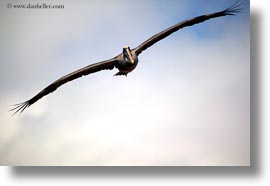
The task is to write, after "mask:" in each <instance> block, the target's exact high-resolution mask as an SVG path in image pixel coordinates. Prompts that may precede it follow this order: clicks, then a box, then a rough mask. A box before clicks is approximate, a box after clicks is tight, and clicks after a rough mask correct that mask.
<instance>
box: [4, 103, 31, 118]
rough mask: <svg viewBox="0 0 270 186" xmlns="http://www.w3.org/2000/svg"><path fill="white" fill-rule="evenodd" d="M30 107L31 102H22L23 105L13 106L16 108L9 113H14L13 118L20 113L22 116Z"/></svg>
mask: <svg viewBox="0 0 270 186" xmlns="http://www.w3.org/2000/svg"><path fill="white" fill-rule="evenodd" d="M30 105H31V104H30V102H29V101H25V102H22V103H18V104H14V105H11V106H13V107H14V108H12V109H10V110H9V111H10V112H13V114H12V116H14V115H15V114H17V113H20V114H21V113H22V112H23V111H24V110H25V109H26V108H27V107H29V106H30Z"/></svg>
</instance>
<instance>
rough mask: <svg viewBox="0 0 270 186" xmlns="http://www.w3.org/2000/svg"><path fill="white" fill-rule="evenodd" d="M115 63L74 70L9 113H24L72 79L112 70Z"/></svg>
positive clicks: (105, 62) (102, 63)
mask: <svg viewBox="0 0 270 186" xmlns="http://www.w3.org/2000/svg"><path fill="white" fill-rule="evenodd" d="M116 62H117V59H116V58H113V59H110V60H106V61H102V62H99V63H95V64H91V65H88V66H86V67H84V68H81V69H79V70H76V71H74V72H72V73H70V74H67V75H65V76H63V77H61V78H59V79H58V80H56V81H55V82H53V83H52V84H50V85H49V86H47V87H46V88H44V89H43V90H42V91H40V92H39V93H38V94H37V95H35V96H34V97H33V98H31V99H29V100H28V101H25V102H23V103H19V104H16V105H13V106H15V108H13V109H11V110H10V111H14V110H15V112H14V113H13V115H14V114H16V113H18V112H20V113H22V112H23V111H24V109H26V108H27V107H29V106H30V105H32V104H33V103H35V102H37V101H38V100H39V99H41V98H42V97H44V96H46V95H48V94H50V93H52V92H53V91H55V90H56V89H57V88H58V87H60V86H61V85H63V84H65V83H67V82H69V81H72V80H74V79H77V78H79V77H82V76H86V75H88V74H91V73H95V72H98V71H101V70H112V69H113V68H114V67H115V63H116Z"/></svg>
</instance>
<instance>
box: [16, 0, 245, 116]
mask: <svg viewBox="0 0 270 186" xmlns="http://www.w3.org/2000/svg"><path fill="white" fill-rule="evenodd" d="M239 7H240V4H239V1H237V2H236V3H234V4H233V5H232V6H231V7H229V8H227V9H225V10H223V11H219V12H215V13H211V14H206V15H202V16H198V17H195V18H192V19H189V20H186V21H183V22H179V23H177V24H175V25H173V26H171V27H169V28H167V29H165V30H163V31H161V32H159V33H157V34H155V35H153V36H152V37H150V38H149V39H148V40H146V41H144V42H143V43H141V44H140V45H139V46H137V47H136V48H133V49H130V47H124V48H123V52H122V53H121V54H119V55H117V56H116V57H114V58H112V59H109V60H105V61H101V62H98V63H94V64H90V65H88V66H86V67H84V68H81V69H79V70H77V71H74V72H72V73H70V74H67V75H65V76H63V77H61V78H59V79H58V80H56V81H55V82H53V83H52V84H50V85H49V86H47V87H46V88H44V89H43V90H42V91H40V92H39V93H38V94H37V95H35V96H34V97H32V98H31V99H29V100H28V101H25V102H23V103H20V104H17V105H15V108H13V109H11V110H15V113H14V114H16V113H17V112H19V111H20V112H21V113H22V112H23V111H24V109H25V108H27V107H29V106H30V105H32V104H33V103H35V102H37V101H38V100H39V99H41V98H42V97H44V96H46V95H48V94H50V93H52V92H53V91H55V90H56V89H57V88H58V87H60V86H62V85H63V84H65V83H67V82H69V81H72V80H74V79H77V78H79V77H82V76H85V75H88V74H91V73H95V72H98V71H101V70H112V69H114V68H115V67H116V68H117V69H118V70H119V72H118V73H116V74H115V75H116V76H118V75H125V76H126V75H127V74H128V73H130V72H131V71H133V70H134V69H135V68H136V67H137V65H138V62H139V59H138V56H139V55H140V54H141V53H142V52H143V51H144V50H146V49H147V48H149V47H151V46H152V45H154V44H155V43H157V42H158V41H160V40H162V39H164V38H166V37H167V36H169V35H171V34H172V33H174V32H176V31H178V30H179V29H182V28H184V27H188V26H192V25H195V24H198V23H202V22H204V21H207V20H209V19H213V18H218V17H223V16H227V15H235V14H236V13H238V12H240V10H241V9H240V8H239Z"/></svg>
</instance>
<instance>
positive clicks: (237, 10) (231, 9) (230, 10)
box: [134, 1, 242, 56]
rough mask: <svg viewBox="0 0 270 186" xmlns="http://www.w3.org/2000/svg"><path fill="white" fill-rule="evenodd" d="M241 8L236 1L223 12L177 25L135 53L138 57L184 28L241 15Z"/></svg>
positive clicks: (155, 37) (154, 36)
mask: <svg viewBox="0 0 270 186" xmlns="http://www.w3.org/2000/svg"><path fill="white" fill-rule="evenodd" d="M240 6H241V4H239V1H236V2H235V3H234V4H233V5H232V6H230V7H229V8H227V9H225V10H223V11H220V12H216V13H212V14H206V15H202V16H198V17H195V18H192V19H189V20H186V21H182V22H180V23H178V24H175V25H173V26H171V27H169V28H167V29H166V30H163V31H161V32H159V33H157V34H155V35H153V36H152V37H150V38H149V39H147V40H146V41H144V42H143V43H142V44H140V45H139V46H138V47H136V48H135V49H134V51H135V53H136V55H137V56H138V55H140V54H141V53H142V51H144V50H146V49H147V48H149V47H151V46H152V45H154V44H155V43H157V42H159V41H160V40H162V39H164V38H166V37H168V36H169V35H171V34H172V33H174V32H176V31H178V30H179V29H182V28H184V27H188V26H192V25H195V24H199V23H202V22H204V21H207V20H209V19H213V18H217V17H223V16H227V15H235V14H236V13H240V12H241V10H242V9H241V8H240Z"/></svg>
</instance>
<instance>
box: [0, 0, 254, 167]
mask: <svg viewBox="0 0 270 186" xmlns="http://www.w3.org/2000/svg"><path fill="white" fill-rule="evenodd" d="M10 2H12V3H13V4H15V2H17V3H19V4H23V3H25V4H28V3H35V2H37V1H31V0H27V1H24V0H22V1H5V0H4V1H1V2H0V4H1V6H0V25H1V26H0V31H1V35H0V61H1V63H0V83H1V87H0V90H1V94H0V123H1V124H0V164H1V165H249V163H250V153H249V151H250V143H249V140H250V135H249V134H250V30H249V1H247V0H242V2H243V5H242V7H243V8H244V10H243V12H242V13H241V14H239V15H237V16H228V17H222V18H218V19H213V20H210V21H208V22H204V23H202V24H199V25H195V26H193V27H189V28H185V29H183V30H180V31H178V32H176V33H174V34H173V35H171V36H170V37H168V38H166V39H164V40H162V41H161V42H159V43H157V44H156V45H154V46H153V47H151V48H150V49H148V50H147V51H145V52H143V53H142V54H141V55H140V57H139V61H140V62H139V64H138V66H137V68H136V69H135V70H134V71H133V72H132V73H130V74H128V76H127V77H123V76H121V77H115V76H113V75H114V74H115V73H116V72H117V70H116V69H114V70H113V71H102V72H99V73H96V74H92V75H89V76H86V77H83V78H80V79H77V80H75V81H72V82H70V83H68V84H65V85H64V86H62V87H61V88H59V89H57V91H55V92H54V93H52V94H50V95H48V96H46V97H44V98H42V99H41V100H40V101H38V102H37V103H35V104H34V105H32V106H31V107H29V108H28V109H26V110H25V112H24V113H23V114H21V115H15V116H13V117H12V116H11V114H12V113H10V112H8V110H9V109H10V108H11V107H10V105H12V104H15V103H19V102H22V101H25V100H27V99H29V98H31V97H33V96H34V95H35V94H36V93H38V92H39V91H40V90H42V89H43V88H44V87H45V86H47V85H49V84H50V83H52V82H53V81H54V80H56V79H58V78H59V77H61V76H63V75H65V74H67V73H70V72H72V71H74V70H77V69H79V68H81V67H84V66H86V65H88V64H91V63H95V62H97V61H102V60H105V59H109V58H111V57H114V56H115V55H117V54H119V53H120V52H121V51H122V47H123V46H125V45H129V46H130V47H131V48H133V47H136V46H137V45H138V44H140V43H141V42H143V41H144V40H146V39H147V38H148V37H150V36H152V35H153V34H156V33H157V32H159V31H161V30H163V29H165V28H167V27H169V26H171V25H173V24H175V23H177V22H180V21H182V20H185V19H188V18H192V17H194V16H198V15H202V14H207V13H212V12H215V11H220V10H223V9H225V8H227V7H229V6H230V5H231V4H233V3H234V2H235V0H220V1H216V0H204V1H201V0H170V1H167V0H158V1H157V0H138V1H131V0H128V1H124V0H112V1H106V0H97V1H86V0H85V1H83V0H78V1H68V0H62V1H46V2H47V4H50V3H51V4H63V5H64V6H65V8H64V9H59V10H56V9H46V10H45V9H13V8H11V9H8V8H7V3H10ZM40 2H43V1H40Z"/></svg>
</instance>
